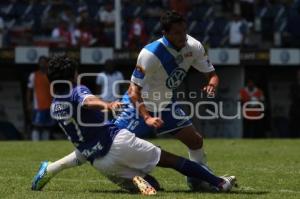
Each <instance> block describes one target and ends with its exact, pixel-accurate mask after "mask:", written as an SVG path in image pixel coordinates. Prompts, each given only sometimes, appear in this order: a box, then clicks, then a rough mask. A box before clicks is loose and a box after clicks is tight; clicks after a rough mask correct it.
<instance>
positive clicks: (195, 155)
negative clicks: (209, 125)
mask: <svg viewBox="0 0 300 199" xmlns="http://www.w3.org/2000/svg"><path fill="white" fill-rule="evenodd" d="M189 157H190V160H191V161H194V162H197V163H201V164H204V165H206V164H207V161H206V155H205V153H204V149H203V147H202V148H201V149H196V150H191V149H189Z"/></svg>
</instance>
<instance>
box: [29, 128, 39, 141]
mask: <svg viewBox="0 0 300 199" xmlns="http://www.w3.org/2000/svg"><path fill="white" fill-rule="evenodd" d="M31 140H32V141H39V140H40V132H39V131H38V130H36V129H34V130H33V131H32V132H31Z"/></svg>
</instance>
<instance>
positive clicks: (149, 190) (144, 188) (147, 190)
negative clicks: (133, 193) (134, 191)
mask: <svg viewBox="0 0 300 199" xmlns="http://www.w3.org/2000/svg"><path fill="white" fill-rule="evenodd" d="M132 180H133V184H135V186H136V187H137V188H138V190H139V191H140V192H141V194H142V195H147V196H151V195H156V190H155V189H154V188H153V187H152V186H151V185H150V184H149V183H148V182H147V181H146V180H144V178H142V177H140V176H135V177H134V178H133V179H132Z"/></svg>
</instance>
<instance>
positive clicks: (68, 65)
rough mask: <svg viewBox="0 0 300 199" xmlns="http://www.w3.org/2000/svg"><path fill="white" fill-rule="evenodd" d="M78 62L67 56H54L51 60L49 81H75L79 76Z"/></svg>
mask: <svg viewBox="0 0 300 199" xmlns="http://www.w3.org/2000/svg"><path fill="white" fill-rule="evenodd" d="M77 67H78V65H77V62H76V61H74V60H73V59H71V58H69V57H67V56H54V57H52V58H51V59H50V60H49V67H48V73H47V75H48V79H49V81H50V82H53V81H55V80H67V81H72V82H73V81H74V80H75V77H76V75H77Z"/></svg>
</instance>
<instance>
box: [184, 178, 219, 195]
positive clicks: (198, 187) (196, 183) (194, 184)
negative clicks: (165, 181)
mask: <svg viewBox="0 0 300 199" xmlns="http://www.w3.org/2000/svg"><path fill="white" fill-rule="evenodd" d="M187 185H188V187H189V188H190V189H191V190H192V191H201V192H214V191H215V188H214V187H213V186H211V185H210V184H209V183H208V182H205V181H203V180H200V179H198V178H191V177H187Z"/></svg>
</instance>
